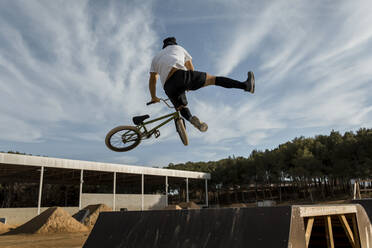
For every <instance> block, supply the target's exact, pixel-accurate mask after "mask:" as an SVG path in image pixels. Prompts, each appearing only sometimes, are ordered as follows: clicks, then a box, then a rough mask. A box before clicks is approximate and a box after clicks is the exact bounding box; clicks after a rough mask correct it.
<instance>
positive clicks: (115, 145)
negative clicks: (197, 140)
mask: <svg viewBox="0 0 372 248" xmlns="http://www.w3.org/2000/svg"><path fill="white" fill-rule="evenodd" d="M160 100H161V101H162V102H163V103H165V104H166V105H167V106H168V107H169V108H173V109H174V107H172V106H170V105H169V104H168V102H167V101H169V99H160ZM153 103H155V102H148V103H147V104H146V105H150V104H153ZM148 118H150V116H149V115H140V116H135V117H133V123H134V125H135V126H118V127H115V128H113V129H111V130H110V131H109V132H108V133H107V135H106V138H105V143H106V146H107V147H108V148H109V149H110V150H112V151H115V152H126V151H129V150H132V149H133V148H135V147H136V146H138V145H139V144H140V142H141V140H144V139H149V138H151V137H152V136H154V137H155V138H158V137H159V136H160V131H159V128H160V127H162V126H164V125H165V124H167V123H169V122H170V121H172V120H174V123H175V125H176V130H177V132H178V134H179V136H180V138H181V141H182V143H183V144H184V145H185V146H187V145H188V144H189V140H188V137H187V133H186V125H185V120H184V119H183V118H182V117H181V115H180V112H179V111H175V112H173V113H171V114H168V115H164V116H161V117H159V118H156V119H153V120H149V121H146V122H144V121H145V120H146V119H148ZM160 120H164V121H163V122H161V123H160V124H159V125H157V126H156V127H153V128H152V129H150V130H148V128H147V127H146V125H148V124H151V123H154V122H157V121H160Z"/></svg>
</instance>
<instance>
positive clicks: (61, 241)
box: [0, 232, 89, 248]
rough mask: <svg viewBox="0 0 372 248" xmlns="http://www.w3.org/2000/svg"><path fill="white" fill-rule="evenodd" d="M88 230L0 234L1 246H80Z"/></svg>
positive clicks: (7, 247)
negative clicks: (78, 231)
mask: <svg viewBox="0 0 372 248" xmlns="http://www.w3.org/2000/svg"><path fill="white" fill-rule="evenodd" d="M88 235H89V232H80V233H53V234H27V235H26V234H17V235H0V247H1V248H78V247H79V248H81V247H82V246H83V244H84V243H85V240H86V239H87V238H88Z"/></svg>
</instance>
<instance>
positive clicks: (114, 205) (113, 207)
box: [112, 171, 116, 211]
mask: <svg viewBox="0 0 372 248" xmlns="http://www.w3.org/2000/svg"><path fill="white" fill-rule="evenodd" d="M115 207H116V171H115V172H114V185H113V194H112V210H114V211H115Z"/></svg>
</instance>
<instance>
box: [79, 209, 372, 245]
mask: <svg viewBox="0 0 372 248" xmlns="http://www.w3.org/2000/svg"><path fill="white" fill-rule="evenodd" d="M370 242H372V233H371V224H370V222H369V219H368V217H367V214H366V212H365V211H364V209H363V208H362V207H361V206H360V205H358V204H347V205H319V206H314V205H311V206H285V207H261V208H223V209H196V210H178V211H174V210H161V211H159V210H158V211H143V212H141V211H133V212H103V213H101V214H100V216H99V218H98V220H97V223H96V225H95V226H94V228H93V230H92V232H91V233H90V235H89V237H88V239H87V241H86V243H85V244H84V247H85V248H94V247H118V248H124V247H125V248H129V247H131V248H132V247H133V248H134V247H136V248H137V247H141V248H142V247H143V248H147V247H153V248H155V247H162V248H171V247H172V248H186V247H187V248H189V247H195V248H198V247H204V248H212V247H213V248H215V247H221V248H225V247H228V248H235V247H236V248H240V247H260V248H261V247H276V248H277V247H278V248H280V247H283V248H306V247H357V248H359V247H363V248H364V247H366V248H368V247H371V248H372V245H371V244H370Z"/></svg>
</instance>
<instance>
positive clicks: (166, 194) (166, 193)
mask: <svg viewBox="0 0 372 248" xmlns="http://www.w3.org/2000/svg"><path fill="white" fill-rule="evenodd" d="M165 206H166V207H167V206H168V176H165Z"/></svg>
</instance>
